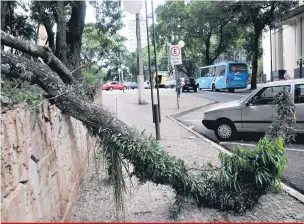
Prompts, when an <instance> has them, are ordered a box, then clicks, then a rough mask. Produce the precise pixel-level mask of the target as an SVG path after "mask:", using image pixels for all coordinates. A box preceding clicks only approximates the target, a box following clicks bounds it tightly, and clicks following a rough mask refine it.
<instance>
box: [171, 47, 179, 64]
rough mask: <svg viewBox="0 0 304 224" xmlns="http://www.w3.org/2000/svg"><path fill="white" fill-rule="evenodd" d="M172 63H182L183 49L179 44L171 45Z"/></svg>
mask: <svg viewBox="0 0 304 224" xmlns="http://www.w3.org/2000/svg"><path fill="white" fill-rule="evenodd" d="M170 56H171V65H180V64H182V50H181V47H180V46H179V45H172V46H170Z"/></svg>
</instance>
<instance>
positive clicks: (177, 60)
mask: <svg viewBox="0 0 304 224" xmlns="http://www.w3.org/2000/svg"><path fill="white" fill-rule="evenodd" d="M183 45H184V42H182V41H180V42H179V45H171V46H170V51H169V52H170V58H171V65H174V72H175V78H176V99H177V109H179V99H178V98H179V96H180V88H181V86H180V80H179V78H178V72H177V68H176V65H181V64H182V47H183Z"/></svg>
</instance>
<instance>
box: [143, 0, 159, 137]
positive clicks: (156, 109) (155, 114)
mask: <svg viewBox="0 0 304 224" xmlns="http://www.w3.org/2000/svg"><path fill="white" fill-rule="evenodd" d="M145 7H146V29H147V44H148V62H149V78H150V85H151V103H152V114H153V122H154V123H155V132H156V133H155V134H156V139H157V140H160V126H159V121H160V120H159V114H158V112H159V107H158V105H157V104H154V96H153V84H152V83H153V77H152V71H151V55H150V37H149V22H148V19H149V17H148V3H147V0H145Z"/></svg>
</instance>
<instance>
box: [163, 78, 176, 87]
mask: <svg viewBox="0 0 304 224" xmlns="http://www.w3.org/2000/svg"><path fill="white" fill-rule="evenodd" d="M175 86H176V81H175V80H169V81H167V82H165V85H164V87H165V88H166V89H167V88H171V89H173V88H174V87H175Z"/></svg>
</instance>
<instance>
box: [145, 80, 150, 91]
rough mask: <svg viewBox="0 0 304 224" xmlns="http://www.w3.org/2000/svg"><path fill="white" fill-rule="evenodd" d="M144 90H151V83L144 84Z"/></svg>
mask: <svg viewBox="0 0 304 224" xmlns="http://www.w3.org/2000/svg"><path fill="white" fill-rule="evenodd" d="M144 88H145V89H150V88H151V86H150V82H149V81H145V82H144Z"/></svg>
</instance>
